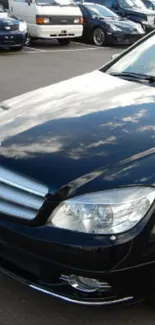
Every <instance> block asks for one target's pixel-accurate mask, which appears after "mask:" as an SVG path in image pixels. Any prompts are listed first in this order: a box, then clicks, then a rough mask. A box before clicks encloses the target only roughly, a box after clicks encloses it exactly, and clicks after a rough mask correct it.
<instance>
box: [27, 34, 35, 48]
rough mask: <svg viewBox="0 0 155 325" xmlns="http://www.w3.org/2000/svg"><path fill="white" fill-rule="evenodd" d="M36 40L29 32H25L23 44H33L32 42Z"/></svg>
mask: <svg viewBox="0 0 155 325" xmlns="http://www.w3.org/2000/svg"><path fill="white" fill-rule="evenodd" d="M36 40H37V38H34V37H31V36H30V34H27V35H26V38H25V46H27V47H28V46H31V45H33V42H35V41H36Z"/></svg>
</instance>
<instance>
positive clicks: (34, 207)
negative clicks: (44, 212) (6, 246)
mask: <svg viewBox="0 0 155 325" xmlns="http://www.w3.org/2000/svg"><path fill="white" fill-rule="evenodd" d="M47 193H48V188H47V187H46V186H44V185H42V184H40V183H38V182H36V181H34V180H32V179H28V178H27V177H25V176H22V175H20V174H18V173H15V172H12V171H10V170H8V169H6V168H3V167H0V213H3V214H7V215H9V216H12V217H17V218H21V219H26V220H33V219H34V218H35V217H36V216H37V214H38V212H39V209H40V208H41V207H42V205H43V203H44V199H45V196H46V195H47Z"/></svg>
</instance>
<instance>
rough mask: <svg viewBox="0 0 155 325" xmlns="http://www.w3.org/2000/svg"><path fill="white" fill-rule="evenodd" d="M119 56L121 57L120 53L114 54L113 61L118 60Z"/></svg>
mask: <svg viewBox="0 0 155 325" xmlns="http://www.w3.org/2000/svg"><path fill="white" fill-rule="evenodd" d="M118 56H119V54H118V53H117V54H113V55H112V57H111V59H112V60H115V59H117V57H118Z"/></svg>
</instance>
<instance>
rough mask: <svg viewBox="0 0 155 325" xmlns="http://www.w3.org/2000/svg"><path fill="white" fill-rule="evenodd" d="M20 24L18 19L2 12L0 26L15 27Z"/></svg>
mask: <svg viewBox="0 0 155 325" xmlns="http://www.w3.org/2000/svg"><path fill="white" fill-rule="evenodd" d="M14 24H19V21H18V20H17V19H16V18H13V17H10V16H9V14H8V13H5V12H3V13H1V12H0V25H14Z"/></svg>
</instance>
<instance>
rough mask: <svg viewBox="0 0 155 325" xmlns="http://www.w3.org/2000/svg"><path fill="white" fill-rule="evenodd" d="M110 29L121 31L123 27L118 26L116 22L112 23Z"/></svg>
mask: <svg viewBox="0 0 155 325" xmlns="http://www.w3.org/2000/svg"><path fill="white" fill-rule="evenodd" d="M109 27H110V29H111V30H113V31H117V32H118V31H121V28H119V27H118V26H116V25H114V24H110V25H109Z"/></svg>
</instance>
